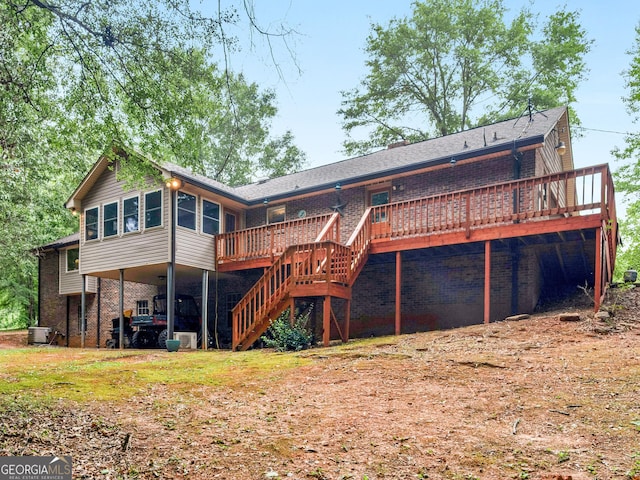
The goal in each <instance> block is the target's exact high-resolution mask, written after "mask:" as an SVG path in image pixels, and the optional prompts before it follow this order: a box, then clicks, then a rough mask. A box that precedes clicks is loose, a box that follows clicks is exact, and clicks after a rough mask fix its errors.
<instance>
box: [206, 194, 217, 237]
mask: <svg viewBox="0 0 640 480" xmlns="http://www.w3.org/2000/svg"><path fill="white" fill-rule="evenodd" d="M202 233H208V234H209V235H217V234H218V233H220V205H218V204H217V203H213V202H210V201H208V200H202Z"/></svg>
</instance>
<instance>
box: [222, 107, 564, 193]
mask: <svg viewBox="0 0 640 480" xmlns="http://www.w3.org/2000/svg"><path fill="white" fill-rule="evenodd" d="M565 112H566V107H557V108H553V109H551V110H547V111H544V112H536V113H535V114H534V115H533V116H532V121H529V116H528V115H526V116H524V117H521V118H518V119H512V120H507V121H503V122H499V123H495V124H492V125H488V126H485V127H478V128H474V129H471V130H466V131H463V132H460V133H455V134H452V135H447V136H444V137H439V138H434V139H430V140H425V141H423V142H418V143H414V144H410V145H405V146H401V147H396V148H390V149H385V150H380V151H378V152H374V153H371V154H368V155H364V156H361V157H355V158H350V159H347V160H342V161H340V162H336V163H332V164H329V165H323V166H321V167H316V168H311V169H309V170H304V171H301V172H298V173H293V174H291V175H285V176H282V177H277V178H273V179H270V180H266V181H264V182H256V183H252V184H249V185H245V186H242V187H237V188H235V189H233V190H234V193H235V194H236V195H237V196H239V197H242V198H244V199H246V200H247V201H249V202H250V203H256V202H257V201H262V199H265V198H269V199H272V198H277V197H286V196H289V195H297V194H300V193H303V192H305V191H313V190H316V189H320V188H323V187H324V188H327V187H332V186H334V185H335V184H337V183H341V184H342V185H345V184H347V183H350V182H356V181H362V180H366V179H368V178H371V179H373V178H375V177H383V176H386V175H389V174H392V173H394V172H401V171H403V170H412V169H416V168H420V167H422V166H428V165H429V164H433V165H437V164H438V163H446V162H449V161H450V160H451V158H456V160H461V159H464V158H470V157H474V156H478V155H482V154H484V153H490V152H491V151H492V150H495V151H500V150H505V149H509V148H512V147H513V146H514V143H515V145H516V146H517V147H521V146H523V145H527V144H531V143H537V142H540V141H542V140H543V139H544V137H546V135H547V134H548V133H549V132H550V131H551V130H552V129H553V127H554V126H555V125H556V123H557V121H558V120H559V119H560V117H561V116H562V115H563V114H564V113H565Z"/></svg>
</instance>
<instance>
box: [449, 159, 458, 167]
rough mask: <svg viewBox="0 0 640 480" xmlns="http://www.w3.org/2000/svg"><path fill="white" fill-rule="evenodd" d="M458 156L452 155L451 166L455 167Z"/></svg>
mask: <svg viewBox="0 0 640 480" xmlns="http://www.w3.org/2000/svg"><path fill="white" fill-rule="evenodd" d="M456 161H457V160H456V157H451V160H449V163H450V164H451V166H452V167H453V166H454V165H455V164H456Z"/></svg>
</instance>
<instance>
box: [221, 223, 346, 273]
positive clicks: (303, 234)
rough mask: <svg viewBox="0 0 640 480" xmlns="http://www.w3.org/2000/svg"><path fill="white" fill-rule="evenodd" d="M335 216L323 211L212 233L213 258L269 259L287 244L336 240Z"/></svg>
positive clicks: (229, 259) (338, 230)
mask: <svg viewBox="0 0 640 480" xmlns="http://www.w3.org/2000/svg"><path fill="white" fill-rule="evenodd" d="M339 232H340V228H339V215H338V214H337V213H334V214H326V215H319V216H317V217H309V218H302V219H296V220H291V221H287V222H280V223H274V224H271V225H265V226H262V227H255V228H248V229H246V230H238V231H236V232H229V233H222V234H220V235H216V239H215V242H216V261H217V263H218V264H223V263H228V262H234V261H241V260H248V259H255V258H271V259H272V260H273V259H274V258H275V257H277V256H278V255H280V254H281V253H282V252H284V251H285V250H286V249H287V248H288V247H289V246H290V245H296V244H300V243H307V242H313V241H314V240H316V239H318V238H320V239H323V240H333V241H336V242H338V241H340V234H339Z"/></svg>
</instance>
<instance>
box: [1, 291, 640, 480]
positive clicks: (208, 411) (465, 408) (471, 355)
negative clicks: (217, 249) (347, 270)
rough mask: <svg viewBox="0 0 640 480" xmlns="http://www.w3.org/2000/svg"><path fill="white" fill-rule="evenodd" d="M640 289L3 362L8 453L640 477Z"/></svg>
mask: <svg viewBox="0 0 640 480" xmlns="http://www.w3.org/2000/svg"><path fill="white" fill-rule="evenodd" d="M639 306H640V294H638V293H637V292H635V290H632V291H631V292H630V293H629V294H628V295H627V296H625V299H623V300H620V299H619V304H618V307H617V309H618V310H617V313H616V316H615V317H614V318H612V319H605V320H603V321H597V320H594V319H593V312H590V311H588V310H581V311H579V313H581V316H582V321H580V322H562V321H560V320H559V319H558V317H557V315H556V314H547V315H538V316H535V317H532V318H530V319H528V320H523V321H519V322H498V323H493V324H490V325H477V326H472V327H467V328H463V329H457V330H448V331H439V332H428V333H421V334H411V335H402V336H399V337H386V338H376V339H368V340H359V341H353V342H349V343H348V344H346V345H336V346H333V347H330V348H319V349H313V350H308V351H303V352H298V353H289V354H281V353H274V352H272V351H268V350H254V351H249V352H245V353H231V352H178V353H177V354H170V353H167V352H162V351H151V350H147V351H141V350H131V351H129V350H127V351H124V352H120V351H108V350H102V351H95V350H84V351H82V350H79V349H65V348H40V347H36V348H24V349H0V455H71V456H72V457H73V469H74V470H73V471H74V477H75V478H102V479H117V478H121V479H155V478H163V479H164V478H190V479H192V478H198V479H200V478H202V479H209V478H220V479H260V478H280V479H285V478H286V479H314V478H315V479H325V480H328V479H336V480H338V479H340V480H346V479H356V480H365V479H367V480H374V479H412V478H416V479H420V478H422V479H426V478H429V479H453V480H471V479H541V480H550V479H555V480H559V479H568V478H571V479H572V480H580V479H583V480H584V479H599V480H606V479H627V480H630V479H634V478H640V477H638V476H639V475H640V335H639V333H640V318H639V317H638V308H639Z"/></svg>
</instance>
